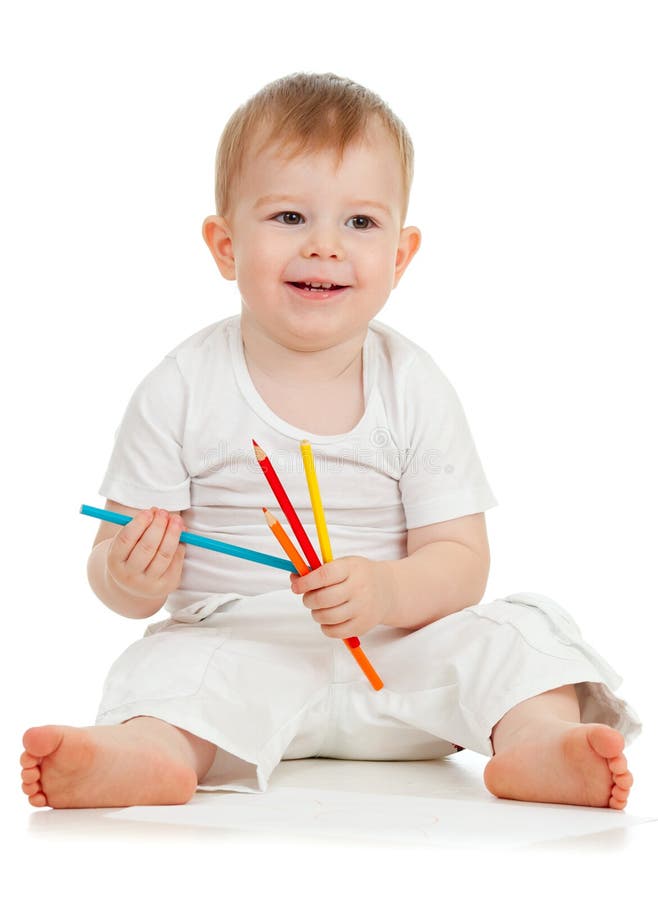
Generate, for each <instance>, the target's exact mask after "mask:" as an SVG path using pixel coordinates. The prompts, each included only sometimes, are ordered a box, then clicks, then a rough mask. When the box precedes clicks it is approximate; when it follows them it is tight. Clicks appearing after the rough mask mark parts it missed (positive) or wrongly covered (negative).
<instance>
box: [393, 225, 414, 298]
mask: <svg viewBox="0 0 658 900" xmlns="http://www.w3.org/2000/svg"><path fill="white" fill-rule="evenodd" d="M419 247H420V231H419V229H418V228H416V227H415V226H414V225H409V226H407V227H406V228H403V229H402V231H401V232H400V240H399V242H398V252H397V254H396V257H395V279H394V281H393V287H397V285H398V282H399V280H400V279H401V278H402V275H403V274H404V270H405V269H406V268H407V266H408V265H409V263H410V262H411V260H412V259H413V258H414V256H415V255H416V253H417V251H418V248H419Z"/></svg>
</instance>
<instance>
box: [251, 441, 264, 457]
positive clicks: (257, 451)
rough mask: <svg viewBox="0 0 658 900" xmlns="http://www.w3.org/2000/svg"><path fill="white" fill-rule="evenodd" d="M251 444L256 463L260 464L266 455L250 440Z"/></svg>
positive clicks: (258, 445)
mask: <svg viewBox="0 0 658 900" xmlns="http://www.w3.org/2000/svg"><path fill="white" fill-rule="evenodd" d="M251 443H252V444H253V445H254V453H255V454H256V459H257V460H258V462H261V461H262V460H264V459H265V456H266V453H265V451H264V450H263V448H262V447H261V446H260V444H257V443H256V441H255V440H254V439H253V438H252V439H251Z"/></svg>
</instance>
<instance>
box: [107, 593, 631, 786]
mask: <svg viewBox="0 0 658 900" xmlns="http://www.w3.org/2000/svg"><path fill="white" fill-rule="evenodd" d="M361 645H362V648H363V650H364V652H365V653H366V655H367V656H368V658H369V660H370V662H371V663H372V665H373V666H374V668H375V669H376V670H377V672H378V674H379V675H380V676H381V678H382V680H383V682H384V687H383V688H382V689H381V690H380V691H375V690H374V689H373V688H372V687H371V685H370V683H369V682H368V681H367V680H366V678H365V676H364V675H363V673H362V672H361V669H360V668H359V667H358V666H357V664H356V662H355V660H354V659H353V657H352V654H351V653H350V652H349V650H348V649H347V648H346V647H345V645H344V644H343V642H342V641H341V640H337V639H336V638H328V637H326V636H325V635H324V634H323V633H322V631H321V630H320V626H319V625H318V624H317V623H316V622H315V621H314V620H313V618H312V617H311V613H310V611H309V610H308V609H307V608H306V607H305V606H303V604H302V603H301V601H300V598H299V596H298V595H295V594H293V593H292V592H291V591H290V590H289V589H286V590H283V591H276V592H272V593H268V594H262V595H259V596H256V597H245V598H242V599H239V600H235V601H233V602H229V603H227V604H226V605H224V606H222V607H221V608H220V609H219V610H218V611H216V612H214V613H212V614H211V615H210V616H208V617H207V618H205V619H203V620H201V621H198V622H193V623H189V622H177V621H176V620H175V619H166V620H165V621H162V622H158V623H155V624H154V625H150V626H149V627H148V628H147V629H146V633H145V636H144V637H143V638H142V639H141V640H138V641H136V642H135V643H134V644H132V645H131V646H130V647H128V648H127V650H125V651H124V653H123V654H122V655H121V656H120V657H119V659H118V660H117V661H116V662H115V663H114V665H113V666H112V668H111V670H110V672H109V674H108V677H107V679H106V682H105V687H104V693H103V698H102V702H101V705H100V709H99V712H98V716H97V719H96V724H98V725H109V724H115V723H118V722H124V721H126V720H127V719H130V718H133V717H134V716H140V715H143V716H155V717H157V718H159V719H163V720H164V721H166V722H170V723H171V724H173V725H176V726H178V727H179V728H184V729H186V730H187V731H190V732H192V733H193V734H195V735H198V736H199V737H201V738H204V739H205V740H208V741H211V742H212V743H214V744H216V745H217V748H218V749H217V754H216V757H215V761H214V763H213V765H212V767H211V769H210V771H209V772H208V774H207V775H206V777H205V779H204V781H203V783H202V784H200V785H199V789H200V790H231V791H247V792H257V791H265V790H266V789H267V783H268V779H269V776H270V774H271V773H272V771H273V769H274V768H275V767H276V766H277V764H278V763H279V761H280V760H281V759H299V758H305V757H311V756H323V757H331V758H336V759H369V760H404V759H434V758H437V757H441V756H447V755H448V754H450V753H454V752H456V751H457V750H459V749H462V748H468V749H470V750H474V751H475V752H477V753H482V754H484V755H487V756H491V755H493V747H492V744H491V739H490V738H491V730H492V728H493V726H494V725H495V724H496V723H497V722H498V721H499V720H500V719H501V718H502V716H503V715H504V714H505V713H506V712H507V711H508V710H509V709H511V707H513V706H515V705H516V704H517V703H520V702H521V701H522V700H526V699H528V698H529V697H534V696H536V695H537V694H540V693H542V692H543V691H548V690H551V689H552V688H556V687H560V686H561V685H564V684H576V685H577V688H576V690H577V693H578V699H579V701H580V708H581V720H582V721H583V722H603V723H605V724H608V725H611V726H613V727H614V728H616V729H617V730H618V731H620V732H621V733H622V734H623V735H624V737H625V738H626V741H627V743H629V742H630V741H632V740H633V739H634V738H635V737H637V735H638V734H639V732H640V730H641V724H640V722H639V720H638V717H637V714H636V713H635V711H634V710H633V709H632V708H631V707H630V706H629V705H628V704H627V703H626V702H625V701H623V700H621V699H619V698H618V697H616V696H615V695H614V694H613V693H612V691H613V690H615V689H616V688H617V687H618V686H619V684H620V683H621V678H620V676H619V675H618V674H617V673H616V672H615V671H614V670H613V669H612V668H611V667H610V666H609V665H608V664H607V663H606V662H605V660H604V659H603V658H602V657H601V656H600V655H599V654H598V653H596V651H594V650H593V649H592V648H591V647H589V646H588V645H587V644H586V643H585V642H584V641H583V639H582V637H581V634H580V631H579V629H578V626H577V625H576V623H575V622H574V620H573V619H572V618H571V616H570V615H569V614H568V613H567V612H566V611H565V610H564V609H562V607H560V606H559V605H558V604H557V603H555V602H554V601H552V600H549V599H548V598H547V597H543V596H541V595H539V594H528V593H523V594H513V595H511V596H509V597H505V598H504V599H501V600H495V601H493V602H492V603H484V604H480V605H479V606H472V607H469V608H468V609H464V610H462V611H461V612H458V613H454V614H453V615H450V616H446V617H445V618H443V619H439V621H437V622H433V623H431V624H430V625H427V626H425V627H424V628H421V629H418V630H417V631H411V632H410V631H407V630H406V629H402V628H390V627H388V626H383V625H379V626H377V627H376V628H374V629H373V630H372V631H370V632H368V633H367V634H366V635H365V636H364V637H363V639H362V640H361Z"/></svg>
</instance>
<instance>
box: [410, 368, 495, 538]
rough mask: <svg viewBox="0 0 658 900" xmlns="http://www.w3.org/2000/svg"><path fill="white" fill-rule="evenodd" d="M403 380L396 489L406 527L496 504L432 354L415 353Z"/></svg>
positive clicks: (449, 386)
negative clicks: (401, 455)
mask: <svg viewBox="0 0 658 900" xmlns="http://www.w3.org/2000/svg"><path fill="white" fill-rule="evenodd" d="M402 381H403V382H404V383H403V384H402V385H401V387H402V390H403V391H404V408H405V411H406V415H405V418H406V425H407V428H406V431H407V449H406V459H405V462H404V465H403V467H402V473H401V477H400V493H401V499H402V504H403V507H404V511H405V516H406V522H407V529H410V528H420V527H421V526H423V525H431V524H433V523H435V522H443V521H445V520H447V519H456V518H459V517H460V516H468V515H472V514H473V513H478V512H483V511H484V510H486V509H490V508H491V507H493V506H497V505H498V504H497V501H496V498H495V497H494V495H493V493H492V491H491V488H490V487H489V483H488V482H487V478H486V475H485V473H484V469H483V468H482V463H481V462H480V458H479V456H478V452H477V450H476V447H475V443H474V440H473V436H472V434H471V431H470V428H469V426H468V422H467V421H466V416H465V414H464V410H463V408H462V405H461V402H460V400H459V397H458V396H457V393H456V391H455V389H454V388H453V386H452V384H451V383H450V382H449V381H448V379H447V378H446V377H445V375H444V374H443V373H442V372H441V370H440V369H439V367H438V366H437V365H436V363H435V362H434V360H433V359H432V357H431V356H430V355H429V354H428V353H426V352H425V351H422V352H421V353H419V355H418V357H416V358H415V359H414V360H413V362H412V363H411V365H410V366H409V368H408V369H407V372H406V379H402Z"/></svg>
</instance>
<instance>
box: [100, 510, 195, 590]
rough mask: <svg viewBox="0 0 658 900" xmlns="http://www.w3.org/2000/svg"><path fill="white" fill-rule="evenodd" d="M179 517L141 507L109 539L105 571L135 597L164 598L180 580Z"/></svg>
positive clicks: (180, 528) (181, 553) (180, 525)
mask: <svg viewBox="0 0 658 900" xmlns="http://www.w3.org/2000/svg"><path fill="white" fill-rule="evenodd" d="M181 531H183V520H182V518H181V517H180V516H178V515H173V514H170V513H168V512H167V511H166V510H164V509H157V508H156V507H154V506H152V507H151V509H143V510H141V512H139V513H138V514H137V515H136V516H134V518H133V519H132V520H131V521H130V522H128V524H127V525H124V526H123V528H122V529H121V530H120V531H118V532H117V534H116V535H115V536H114V538H113V539H112V543H111V544H110V547H109V549H108V552H107V574H108V578H111V579H112V580H113V581H114V582H116V584H118V585H119V587H120V588H121V589H122V590H124V591H126V592H127V593H129V594H134V595H135V596H136V597H149V598H158V597H166V596H167V594H169V593H171V591H175V590H176V588H177V587H178V586H179V585H180V583H181V578H182V574H183V557H184V556H185V544H181V543H179V540H178V539H179V537H180V534H181Z"/></svg>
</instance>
